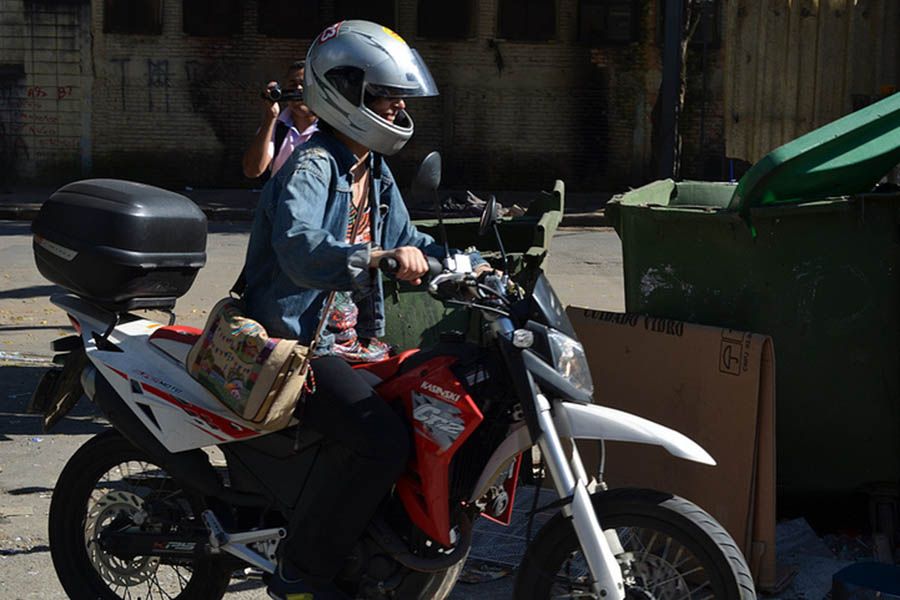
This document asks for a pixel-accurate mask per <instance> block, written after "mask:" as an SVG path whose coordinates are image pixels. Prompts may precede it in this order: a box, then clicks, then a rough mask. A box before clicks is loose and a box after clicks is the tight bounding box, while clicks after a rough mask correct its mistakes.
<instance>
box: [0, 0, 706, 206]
mask: <svg viewBox="0 0 900 600" xmlns="http://www.w3.org/2000/svg"><path fill="white" fill-rule="evenodd" d="M88 1H90V4H85V3H81V4H78V3H77V2H72V0H65V1H63V0H58V2H57V3H55V4H54V3H52V2H48V1H47V0H43V2H33V1H26V0H0V48H2V49H3V58H2V60H0V153H2V155H0V157H2V158H3V159H4V160H3V161H2V164H3V165H4V166H3V167H0V169H5V170H6V173H7V179H10V178H11V177H13V176H14V177H17V178H19V179H20V180H35V181H40V182H41V183H46V184H50V183H53V184H55V183H61V182H64V181H67V180H69V179H71V178H72V177H74V176H76V175H78V174H81V173H84V174H90V175H93V176H112V177H123V178H131V179H136V180H139V181H145V182H148V183H155V184H158V185H166V186H172V187H178V186H198V187H199V186H204V187H221V186H235V185H240V186H252V185H256V184H255V183H254V182H250V181H246V180H245V179H244V178H243V177H242V175H241V173H240V158H241V155H242V153H243V151H244V149H245V146H246V144H247V142H248V141H249V139H250V138H251V137H252V135H253V133H254V131H255V130H256V127H257V125H258V123H259V117H260V111H261V106H260V104H259V99H258V93H259V90H260V89H261V87H262V85H263V84H264V82H266V81H268V80H269V79H271V78H280V77H281V75H282V74H283V71H284V68H285V66H286V65H287V64H288V63H290V62H291V61H293V60H295V59H297V58H299V57H302V56H303V55H304V54H305V51H306V48H307V46H308V43H309V40H304V39H286V38H272V37H267V36H265V35H261V34H259V33H258V31H257V22H258V14H257V11H258V3H257V2H256V1H255V0H250V1H248V2H239V3H237V4H238V5H239V6H240V11H241V15H240V16H241V23H242V25H241V29H240V31H239V32H238V33H237V34H235V35H231V36H227V37H197V36H189V35H186V34H184V33H183V31H182V16H183V15H182V2H181V1H180V0H161V2H162V33H161V34H160V35H135V34H113V33H104V0H85V2H88ZM417 4H418V2H417V1H416V0H397V3H396V17H397V18H396V23H397V30H398V31H399V32H400V34H401V35H403V36H404V37H405V38H406V39H407V41H409V42H410V44H411V45H413V46H414V47H416V48H417V49H418V50H419V51H420V52H421V53H422V55H423V57H424V58H425V60H426V62H427V63H428V65H429V66H430V68H431V70H432V72H433V74H434V76H435V79H436V81H437V82H438V86H439V88H440V90H441V95H440V96H439V97H437V98H428V99H421V100H414V101H411V102H410V103H409V105H410V106H409V109H410V112H411V114H412V115H413V118H414V120H415V122H416V135H415V136H414V137H413V139H412V141H411V142H410V143H409V144H408V146H407V147H406V148H405V149H404V150H403V151H402V152H401V153H400V154H398V155H397V156H395V157H393V158H392V159H391V165H392V167H393V168H394V170H395V171H396V172H397V174H398V176H399V177H400V178H401V180H406V179H408V178H409V177H410V176H411V173H412V172H413V170H414V168H415V165H416V164H417V163H418V161H419V160H421V158H422V157H423V156H424V155H425V154H426V153H427V152H428V151H430V150H433V149H439V150H441V152H442V153H443V154H444V157H445V161H444V164H445V176H444V182H445V184H446V185H448V186H455V187H470V188H473V189H480V190H485V189H496V190H529V189H532V190H533V189H535V188H538V187H543V188H549V187H550V186H551V185H552V183H553V180H554V179H556V178H561V179H563V180H565V181H566V183H567V185H568V187H569V189H570V190H572V191H592V190H593V191H597V190H611V191H617V190H621V189H623V188H624V187H625V186H627V185H637V184H640V183H642V182H645V181H647V180H648V179H652V178H654V175H655V174H654V173H653V172H652V169H651V164H650V159H651V130H652V125H651V113H652V109H653V105H654V102H655V101H656V97H657V94H658V88H659V82H660V78H661V73H660V47H659V44H658V42H657V39H656V19H657V15H656V6H657V0H642V1H641V2H640V6H641V13H640V14H641V16H640V20H641V27H640V29H641V31H642V34H641V36H640V40H639V41H638V42H636V43H632V44H628V45H624V46H608V47H602V48H593V49H592V48H590V47H588V46H586V45H584V44H583V43H580V42H578V41H577V26H578V0H558V3H557V7H558V14H557V30H556V36H555V39H554V40H553V41H548V42H539V43H517V42H512V41H506V40H496V39H495V38H496V36H497V33H496V31H497V10H498V6H497V4H498V0H484V1H479V2H474V3H473V6H474V7H475V14H474V18H473V32H472V35H471V37H470V38H469V39H466V40H460V41H440V42H438V41H434V40H428V39H421V38H419V37H417V35H416V29H417V27H416V24H417ZM320 8H321V12H322V13H323V15H324V18H325V19H330V18H331V17H333V16H335V15H334V0H323V1H322V2H320ZM89 33H90V35H89ZM91 35H92V37H90V36H91ZM720 53H721V51H716V52H714V53H711V54H710V56H711V58H710V61H709V63H708V73H709V75H710V78H709V84H708V91H707V103H706V109H705V110H706V116H705V118H704V124H705V136H704V137H705V144H703V146H704V148H705V151H704V152H703V153H702V154H698V148H699V147H700V146H701V144H700V140H699V120H700V102H699V98H700V92H699V91H698V85H699V76H697V77H695V76H694V75H695V73H692V75H691V78H690V82H691V83H690V86H689V93H688V100H687V102H688V104H687V107H686V111H685V115H684V118H683V121H682V131H683V133H684V140H683V142H684V173H685V175H687V176H693V174H694V173H701V172H702V171H703V165H704V164H707V163H715V161H716V160H719V158H720V153H721V152H720V146H721V130H722V125H721V118H722V116H721V111H722V108H721V61H720V59H719V56H718V54H720ZM17 65H21V67H18V66H17ZM694 71H697V70H696V69H694ZM29 94H31V95H29ZM35 94H36V95H37V96H38V97H35ZM25 108H28V109H30V110H27V111H26V110H24V109H25ZM35 120H37V122H36V121H35Z"/></svg>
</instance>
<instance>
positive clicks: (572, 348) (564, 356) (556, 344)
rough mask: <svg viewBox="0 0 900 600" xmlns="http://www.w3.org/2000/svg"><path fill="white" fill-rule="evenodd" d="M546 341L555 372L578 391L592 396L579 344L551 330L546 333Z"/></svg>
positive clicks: (589, 373)
mask: <svg viewBox="0 0 900 600" xmlns="http://www.w3.org/2000/svg"><path fill="white" fill-rule="evenodd" d="M547 340H548V341H549V342H550V354H551V355H552V357H553V364H554V366H555V367H556V372H557V373H559V374H560V375H562V376H563V377H565V378H566V379H567V380H568V381H569V383H571V384H572V385H574V386H575V387H577V388H578V389H580V390H582V391H584V392H587V393H588V394H591V395H593V394H594V381H593V380H592V379H591V370H590V368H589V367H588V363H587V357H586V356H585V354H584V347H583V346H582V345H581V343H579V342H578V341H577V340H573V339H572V338H570V337H569V336H567V335H565V334H563V333H560V332H558V331H554V330H552V329H551V330H550V331H548V332H547Z"/></svg>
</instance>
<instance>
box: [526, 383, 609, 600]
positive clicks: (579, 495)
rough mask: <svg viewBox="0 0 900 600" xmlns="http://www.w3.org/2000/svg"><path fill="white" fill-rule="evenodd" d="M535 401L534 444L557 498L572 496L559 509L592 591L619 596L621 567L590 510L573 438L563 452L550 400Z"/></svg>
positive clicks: (541, 397)
mask: <svg viewBox="0 0 900 600" xmlns="http://www.w3.org/2000/svg"><path fill="white" fill-rule="evenodd" d="M536 401H537V402H536V404H537V409H538V411H537V413H538V414H537V421H538V426H539V427H540V429H541V432H542V434H543V435H541V438H540V441H539V442H538V446H539V448H540V449H541V454H543V456H544V461H545V462H546V464H547V468H548V469H549V470H550V475H551V477H552V478H553V483H554V485H555V486H556V492H557V494H559V497H560V498H571V499H572V502H571V504H568V505H566V506H565V507H563V511H564V514H566V516H569V517H571V519H572V521H573V524H574V526H575V534H576V535H577V536H578V542H579V544H581V550H582V552H583V553H584V558H585V561H586V562H587V565H588V568H589V569H590V571H591V576H592V577H593V581H594V583H593V586H594V591H595V592H596V593H597V595H598V598H602V599H603V600H623V599H624V598H625V583H624V580H623V578H622V569H621V567H620V566H619V562H618V561H617V560H616V557H615V554H614V553H613V550H612V549H611V548H610V543H609V541H608V540H607V538H606V535H605V534H604V533H603V529H601V527H600V522H599V521H598V520H597V514H596V513H595V512H594V505H593V503H592V502H591V496H590V493H589V492H588V489H587V484H588V476H587V473H586V472H585V470H584V465H583V464H582V462H581V456H580V455H579V454H578V448H577V446H576V445H575V444H574V442H573V443H572V452H571V455H570V456H569V457H567V456H566V450H565V448H564V447H563V444H562V442H561V441H560V437H559V433H558V432H557V430H556V424H555V423H554V422H553V413H552V411H551V406H550V402H549V401H548V400H547V398H546V397H545V396H544V395H543V394H537V397H536ZM616 545H618V544H616Z"/></svg>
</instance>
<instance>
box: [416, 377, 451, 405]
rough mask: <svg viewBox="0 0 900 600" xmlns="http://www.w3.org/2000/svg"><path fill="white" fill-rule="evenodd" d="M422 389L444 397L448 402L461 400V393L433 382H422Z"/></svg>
mask: <svg viewBox="0 0 900 600" xmlns="http://www.w3.org/2000/svg"><path fill="white" fill-rule="evenodd" d="M422 389H423V390H425V391H428V392H431V393H432V394H434V395H436V396H439V397H440V398H443V399H444V400H446V401H447V402H459V398H460V395H459V394H455V393H453V392H451V391H450V390H445V389H444V388H442V387H440V386H438V385H435V384H433V383H428V382H427V381H423V382H422Z"/></svg>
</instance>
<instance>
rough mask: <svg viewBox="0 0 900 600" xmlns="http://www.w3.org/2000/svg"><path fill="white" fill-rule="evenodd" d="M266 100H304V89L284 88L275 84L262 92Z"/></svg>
mask: <svg viewBox="0 0 900 600" xmlns="http://www.w3.org/2000/svg"><path fill="white" fill-rule="evenodd" d="M260 95H261V96H262V97H263V99H264V100H268V101H269V102H293V101H295V100H303V90H296V89H295V90H284V91H282V89H281V86H279V85H277V84H276V85H275V86H273V87H271V88H269V89H267V90H265V91H264V92H262V93H261V94H260Z"/></svg>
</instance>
